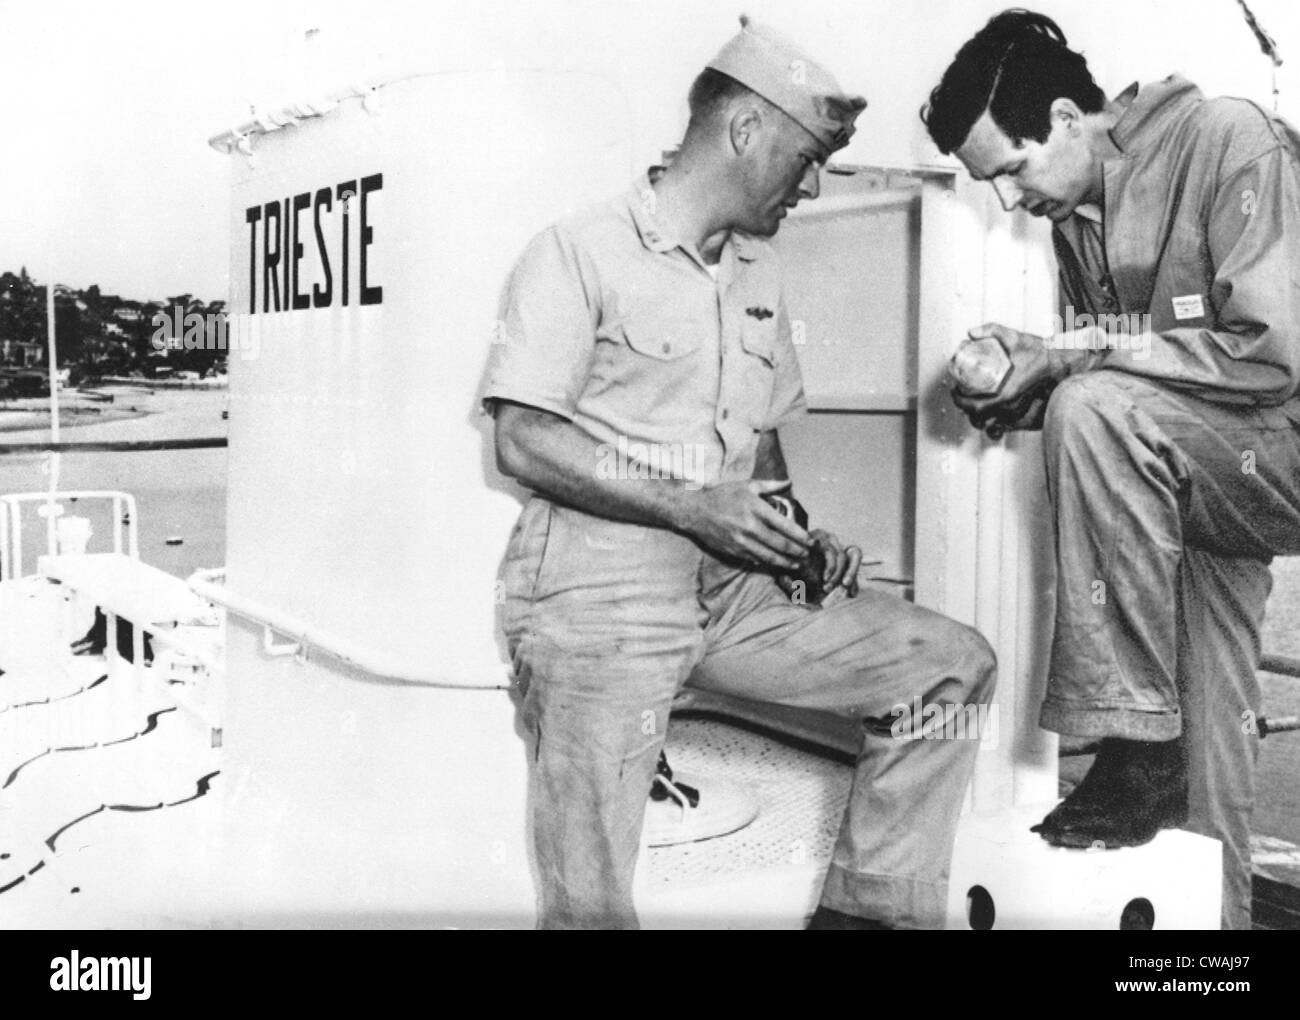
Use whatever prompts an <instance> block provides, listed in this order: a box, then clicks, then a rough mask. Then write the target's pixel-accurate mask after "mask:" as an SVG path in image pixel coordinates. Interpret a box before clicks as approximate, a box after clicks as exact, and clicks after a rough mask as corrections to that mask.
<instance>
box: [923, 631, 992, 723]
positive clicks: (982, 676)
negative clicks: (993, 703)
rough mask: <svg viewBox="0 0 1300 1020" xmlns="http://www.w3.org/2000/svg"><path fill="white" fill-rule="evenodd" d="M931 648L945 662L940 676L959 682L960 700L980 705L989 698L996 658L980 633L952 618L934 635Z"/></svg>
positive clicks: (949, 680)
mask: <svg viewBox="0 0 1300 1020" xmlns="http://www.w3.org/2000/svg"><path fill="white" fill-rule="evenodd" d="M935 651H936V653H937V654H938V655H939V656H941V657H942V658H943V659H944V660H945V661H946V663H948V664H949V665H948V668H947V669H946V670H945V674H946V675H945V676H944V677H942V678H941V679H943V680H944V681H946V682H949V683H951V682H952V681H954V680H955V681H957V682H958V683H960V684H961V688H962V695H961V700H962V701H963V702H965V703H967V704H982V703H985V702H987V701H989V699H990V698H992V697H993V689H994V687H995V686H996V685H997V675H998V660H997V655H996V653H995V652H994V651H993V646H992V645H990V644H989V643H988V641H987V640H986V639H985V637H984V635H983V634H981V633H980V632H979V631H977V630H976V629H975V628H974V627H968V626H966V625H965V624H964V623H958V622H957V621H956V620H945V621H944V624H943V626H942V627H940V628H939V629H938V631H937V633H936V635H935Z"/></svg>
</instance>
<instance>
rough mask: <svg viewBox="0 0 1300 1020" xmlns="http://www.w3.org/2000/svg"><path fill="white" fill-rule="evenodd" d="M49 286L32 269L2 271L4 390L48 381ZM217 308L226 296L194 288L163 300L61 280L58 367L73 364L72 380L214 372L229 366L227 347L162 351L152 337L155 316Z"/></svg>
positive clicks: (21, 391) (21, 390)
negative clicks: (198, 293) (209, 297)
mask: <svg viewBox="0 0 1300 1020" xmlns="http://www.w3.org/2000/svg"><path fill="white" fill-rule="evenodd" d="M45 302H46V289H45V287H44V286H40V285H38V284H37V283H36V281H35V280H33V279H32V278H31V277H30V276H29V275H28V274H27V270H26V268H25V267H24V268H22V269H20V271H19V272H18V273H16V274H15V273H13V272H9V271H6V272H4V273H0V396H4V395H9V396H18V395H25V391H26V390H28V389H30V390H33V392H35V391H36V390H37V389H39V388H41V386H42V385H43V382H42V377H43V376H46V375H47V373H48V354H47V349H48V343H47V337H48V331H47V327H46V313H45ZM178 307H179V308H182V309H184V313H185V314H186V315H188V314H190V313H192V312H198V313H199V314H200V315H210V314H211V315H219V314H221V313H222V312H224V310H225V302H224V301H212V302H206V303H205V302H203V301H200V300H198V299H197V298H195V297H194V296H193V295H191V294H177V295H175V296H173V297H169V298H167V299H166V300H165V301H136V300H133V299H130V298H124V297H120V296H119V295H117V294H104V293H102V292H101V291H100V288H99V286H98V285H93V286H90V287H88V288H86V289H85V290H77V289H74V288H71V287H64V286H62V285H58V284H56V285H55V288H54V339H55V343H56V348H57V351H56V357H57V359H58V367H59V368H60V369H67V370H68V382H69V383H70V384H71V385H74V386H76V385H79V384H81V383H85V382H91V383H93V382H94V381H96V380H97V379H101V378H103V377H105V376H140V377H144V378H157V377H161V376H170V375H174V374H176V373H177V372H195V373H197V374H198V375H199V376H205V375H211V374H213V373H214V372H217V371H222V370H224V368H225V362H226V352H225V351H221V350H200V349H191V350H186V349H184V347H181V348H178V349H169V350H164V351H158V350H156V349H155V347H154V344H153V343H152V338H153V336H154V334H155V332H156V331H157V329H158V326H157V324H156V322H155V316H156V315H157V313H159V312H165V313H166V314H168V315H169V316H175V313H176V309H177V308H178Z"/></svg>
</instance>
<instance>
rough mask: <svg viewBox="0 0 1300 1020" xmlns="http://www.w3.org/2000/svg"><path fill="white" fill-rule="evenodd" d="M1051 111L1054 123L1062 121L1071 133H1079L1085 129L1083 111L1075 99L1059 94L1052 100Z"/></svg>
mask: <svg viewBox="0 0 1300 1020" xmlns="http://www.w3.org/2000/svg"><path fill="white" fill-rule="evenodd" d="M1049 113H1050V115H1051V119H1052V122H1053V123H1056V122H1057V121H1060V122H1061V124H1062V126H1063V127H1065V129H1066V130H1067V131H1069V132H1070V133H1071V134H1078V133H1079V131H1081V130H1082V129H1083V111H1082V110H1080V109H1079V104H1078V103H1076V102H1075V101H1074V100H1073V99H1067V98H1066V97H1065V96H1058V97H1057V98H1056V99H1053V100H1052V107H1051V110H1050V111H1049Z"/></svg>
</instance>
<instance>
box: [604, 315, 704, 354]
mask: <svg viewBox="0 0 1300 1020" xmlns="http://www.w3.org/2000/svg"><path fill="white" fill-rule="evenodd" d="M623 337H624V339H625V340H626V341H627V345H628V347H630V348H631V349H632V350H633V351H635V352H636V353H637V354H641V355H644V356H645V357H647V358H653V359H654V360H656V361H678V360H680V359H681V358H685V357H688V356H689V355H691V354H694V353H695V352H696V351H698V350H699V349H700V344H701V343H702V337H701V336H700V328H699V326H693V325H692V324H691V323H689V322H684V321H681V320H674V319H634V320H629V321H627V322H624V323H623Z"/></svg>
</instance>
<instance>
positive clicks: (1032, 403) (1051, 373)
mask: <svg viewBox="0 0 1300 1020" xmlns="http://www.w3.org/2000/svg"><path fill="white" fill-rule="evenodd" d="M970 337H971V339H972V340H982V339H985V338H988V337H993V338H996V339H997V340H998V341H999V342H1000V343H1001V344H1002V346H1003V348H1004V349H1005V350H1006V352H1007V355H1008V357H1010V359H1011V373H1010V374H1009V375H1008V376H1007V378H1006V381H1005V382H1004V383H1003V384H1002V389H1001V390H999V391H998V392H997V394H995V395H994V396H991V397H989V396H984V397H976V396H970V395H968V394H965V393H962V392H961V391H960V390H957V389H954V390H953V391H952V400H953V403H954V404H956V405H957V406H958V407H959V408H961V409H962V411H963V412H964V413H965V414H966V417H967V418H969V419H970V423H971V425H973V426H974V427H975V428H977V429H984V428H986V427H987V431H988V434H989V436H990V437H991V438H993V439H999V438H1001V436H1002V433H1003V432H1005V431H1006V430H1008V429H1037V428H1041V427H1042V424H1043V416H1044V414H1045V412H1046V410H1047V398H1048V396H1049V394H1050V393H1051V390H1052V388H1053V387H1054V386H1055V385H1056V384H1057V382H1059V381H1060V379H1061V377H1062V376H1063V375H1064V374H1065V373H1064V372H1063V371H1061V368H1062V367H1063V366H1062V364H1061V363H1059V362H1054V361H1053V360H1052V359H1051V358H1049V356H1048V351H1047V344H1046V342H1045V341H1044V339H1043V338H1042V337H1040V336H1034V335H1033V334H1031V333H1021V332H1020V331H1019V330H1015V329H1011V328H1010V327H1008V326H1003V325H1001V324H999V323H996V322H991V323H985V324H984V325H983V326H980V327H978V328H977V329H972V330H971V331H970Z"/></svg>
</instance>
